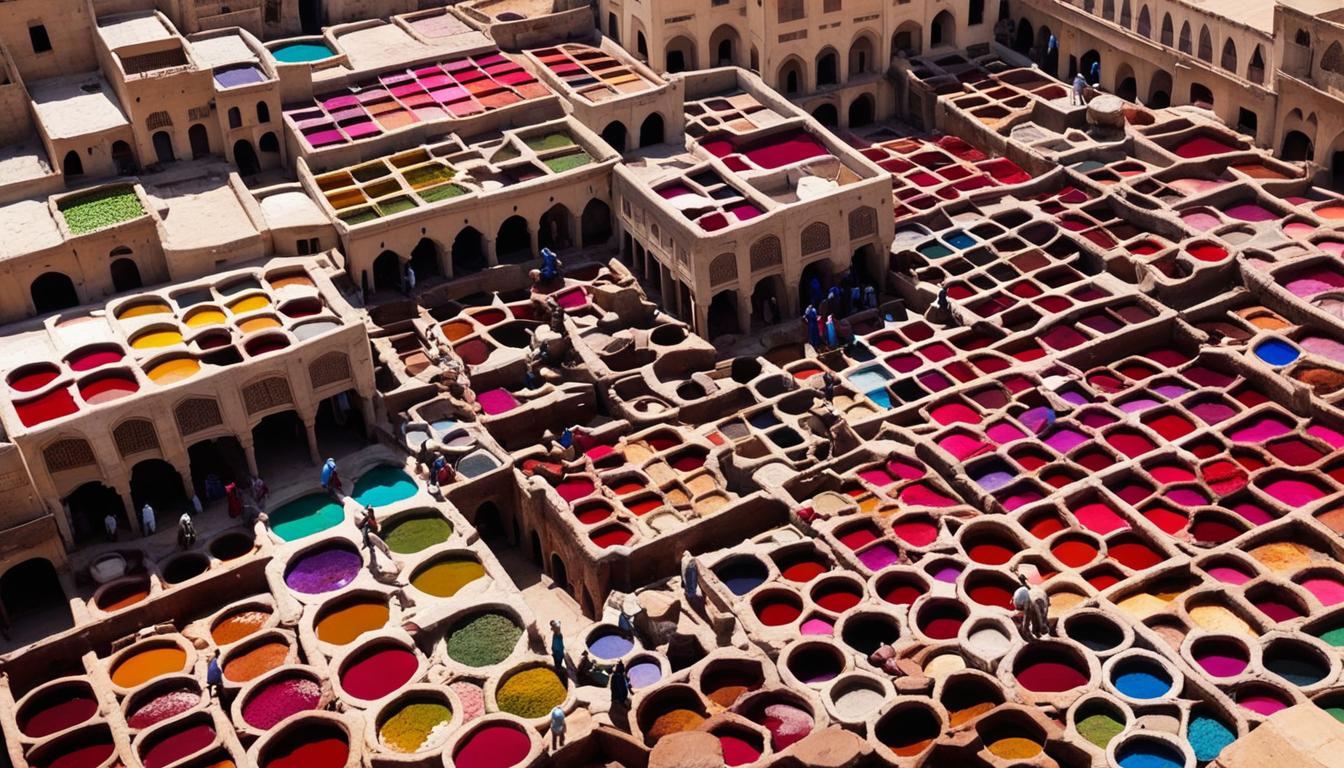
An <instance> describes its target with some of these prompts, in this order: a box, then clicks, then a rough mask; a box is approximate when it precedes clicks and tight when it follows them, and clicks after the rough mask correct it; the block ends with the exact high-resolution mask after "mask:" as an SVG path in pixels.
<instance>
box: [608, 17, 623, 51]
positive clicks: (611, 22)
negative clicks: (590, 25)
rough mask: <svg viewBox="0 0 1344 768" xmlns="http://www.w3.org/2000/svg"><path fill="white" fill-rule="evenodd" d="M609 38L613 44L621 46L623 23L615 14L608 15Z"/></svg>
mask: <svg viewBox="0 0 1344 768" xmlns="http://www.w3.org/2000/svg"><path fill="white" fill-rule="evenodd" d="M607 37H610V38H611V41H612V42H613V43H616V44H617V45H620V44H621V22H620V21H619V20H618V19H617V18H616V14H614V13H608V14H607Z"/></svg>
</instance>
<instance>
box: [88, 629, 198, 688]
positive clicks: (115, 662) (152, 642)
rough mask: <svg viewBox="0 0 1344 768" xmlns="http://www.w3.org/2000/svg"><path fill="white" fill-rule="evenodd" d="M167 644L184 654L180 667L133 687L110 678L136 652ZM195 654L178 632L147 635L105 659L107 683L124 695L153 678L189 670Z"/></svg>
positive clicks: (154, 678) (164, 646)
mask: <svg viewBox="0 0 1344 768" xmlns="http://www.w3.org/2000/svg"><path fill="white" fill-rule="evenodd" d="M169 646H171V647H173V648H177V649H178V650H180V651H182V653H183V655H184V656H185V658H184V660H183V663H182V668H181V669H179V670H176V671H173V672H168V673H166V674H163V675H157V676H155V677H152V678H150V679H149V680H146V681H144V682H142V683H140V684H139V685H136V686H135V687H134V688H126V687H124V686H121V685H118V684H117V683H116V682H115V681H113V680H112V676H113V673H114V672H115V671H116V670H117V668H118V667H119V666H120V665H121V664H122V663H123V662H125V661H126V660H127V659H129V658H131V657H132V656H135V655H136V654H139V653H142V652H144V651H150V650H153V649H155V648H166V647H169ZM197 655H198V652H197V650H196V648H195V646H193V645H192V644H191V643H190V642H188V641H187V639H186V637H184V636H182V635H180V634H171V635H155V636H153V637H148V638H145V639H144V640H141V641H139V642H137V643H132V644H131V645H128V646H126V647H125V648H122V649H121V650H119V651H117V652H116V653H114V654H112V656H110V657H109V658H108V659H107V660H106V662H105V664H106V669H107V677H108V683H109V685H111V686H112V690H113V691H115V692H116V693H117V694H118V695H120V696H126V695H128V694H130V693H131V692H132V691H135V690H137V689H139V688H141V687H143V686H145V685H148V684H149V683H151V682H153V681H154V680H158V679H159V678H162V677H168V676H169V675H177V674H182V673H186V672H189V671H190V670H192V669H195V667H196V658H197Z"/></svg>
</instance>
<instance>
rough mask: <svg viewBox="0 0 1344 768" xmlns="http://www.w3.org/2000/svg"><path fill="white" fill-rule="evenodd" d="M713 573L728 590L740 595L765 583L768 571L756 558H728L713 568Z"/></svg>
mask: <svg viewBox="0 0 1344 768" xmlns="http://www.w3.org/2000/svg"><path fill="white" fill-rule="evenodd" d="M714 575H715V576H718V577H719V581H722V582H723V585H724V586H726V587H728V591H729V592H732V593H733V594H734V595H737V596H738V597H741V596H742V595H745V594H747V593H748V592H750V591H752V590H753V589H755V588H757V587H759V586H761V585H762V584H764V583H765V579H766V577H767V576H768V575H769V572H768V571H766V570H765V565H764V564H762V563H761V561H760V560H757V559H756V558H754V557H753V558H740V559H734V560H730V561H728V562H727V563H725V564H723V565H720V566H719V567H717V568H715V569H714Z"/></svg>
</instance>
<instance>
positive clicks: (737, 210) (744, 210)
mask: <svg viewBox="0 0 1344 768" xmlns="http://www.w3.org/2000/svg"><path fill="white" fill-rule="evenodd" d="M728 212H729V213H731V214H733V215H734V216H736V217H737V220H738V221H750V220H752V219H754V218H756V217H757V216H760V215H761V213H762V211H761V209H760V208H757V207H756V206H754V205H752V204H751V203H743V204H742V205H735V206H733V207H732V208H729V209H728Z"/></svg>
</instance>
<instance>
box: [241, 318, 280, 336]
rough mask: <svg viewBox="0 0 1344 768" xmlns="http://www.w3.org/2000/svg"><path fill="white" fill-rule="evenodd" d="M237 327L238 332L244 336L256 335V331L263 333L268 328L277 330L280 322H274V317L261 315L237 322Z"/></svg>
mask: <svg viewBox="0 0 1344 768" xmlns="http://www.w3.org/2000/svg"><path fill="white" fill-rule="evenodd" d="M237 326H238V330H240V331H242V332H243V334H244V335H246V334H249V333H256V332H257V331H264V330H267V329H268V328H279V327H280V321H279V320H276V319H275V318H274V317H270V316H268V315H263V316H261V317H250V318H248V319H246V320H239V321H238V322H237Z"/></svg>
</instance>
